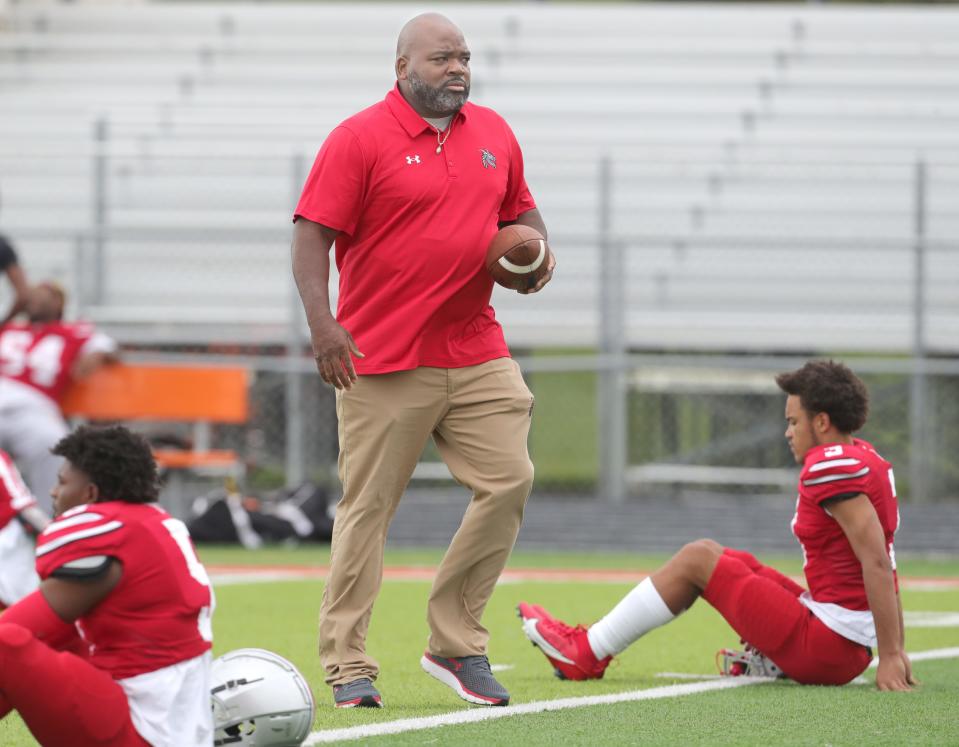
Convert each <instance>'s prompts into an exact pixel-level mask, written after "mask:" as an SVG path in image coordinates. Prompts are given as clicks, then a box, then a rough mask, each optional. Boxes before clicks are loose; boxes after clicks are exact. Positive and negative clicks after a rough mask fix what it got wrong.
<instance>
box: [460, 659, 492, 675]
mask: <svg viewBox="0 0 959 747" xmlns="http://www.w3.org/2000/svg"><path fill="white" fill-rule="evenodd" d="M467 662H469V663H470V664H472V665H474V666H477V667H479V668H480V669H481V670H483V671H484V672H485V673H486V674H488V675H491V676H492V674H493V670H492V669H490V666H489V659H488V658H487V657H485V656H465V657H463V663H464V664H466V663H467Z"/></svg>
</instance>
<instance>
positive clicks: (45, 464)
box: [0, 282, 117, 510]
mask: <svg viewBox="0 0 959 747" xmlns="http://www.w3.org/2000/svg"><path fill="white" fill-rule="evenodd" d="M65 303H66V294H65V292H64V291H63V289H62V288H61V287H60V286H59V285H57V284H56V283H52V282H44V283H38V284H37V285H34V286H32V287H31V288H30V289H29V291H28V292H27V297H26V303H25V308H24V312H25V314H26V316H27V320H26V321H24V322H19V321H18V322H10V323H9V324H4V325H2V326H0V412H2V413H3V417H2V418H0V449H6V450H7V451H8V452H10V455H11V456H12V457H13V458H14V460H15V461H16V463H17V465H18V466H19V467H20V471H21V472H22V473H23V476H24V478H25V479H26V482H27V485H28V486H29V487H30V491H31V492H32V493H33V495H34V496H35V497H36V499H37V502H38V503H39V504H40V507H41V508H43V509H44V510H49V508H50V505H49V494H50V490H51V489H52V488H53V486H54V484H55V483H56V481H57V470H58V469H59V468H60V463H61V459H60V458H59V457H57V456H55V455H53V454H51V453H50V449H51V448H52V447H53V445H54V444H55V443H56V442H57V441H59V440H60V439H61V438H63V437H64V436H65V435H66V434H67V433H68V431H69V428H68V427H67V424H66V422H65V421H64V419H63V415H62V414H61V412H60V402H61V401H62V399H63V396H64V394H65V393H66V391H67V388H68V387H69V385H70V383H71V382H72V381H74V380H77V379H81V378H83V377H84V376H87V375H88V374H90V373H92V372H93V371H94V370H96V368H97V367H99V366H101V365H103V364H104V363H106V362H109V361H111V360H113V359H115V358H116V352H117V343H116V341H114V340H113V339H111V338H110V337H108V336H107V335H105V334H103V333H102V332H98V331H97V330H96V329H95V328H94V326H93V325H92V324H89V323H87V322H65V321H63V310H64V304H65Z"/></svg>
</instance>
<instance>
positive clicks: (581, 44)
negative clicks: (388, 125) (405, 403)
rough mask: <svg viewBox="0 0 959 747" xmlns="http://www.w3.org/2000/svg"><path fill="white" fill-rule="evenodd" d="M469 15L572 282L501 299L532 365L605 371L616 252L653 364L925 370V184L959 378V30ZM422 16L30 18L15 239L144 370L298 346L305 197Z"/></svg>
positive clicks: (639, 16) (6, 220)
mask: <svg viewBox="0 0 959 747" xmlns="http://www.w3.org/2000/svg"><path fill="white" fill-rule="evenodd" d="M444 11H445V12H446V13H447V14H448V15H450V16H451V17H452V18H453V19H454V20H455V21H457V22H458V23H459V24H460V26H461V27H462V28H463V29H464V31H465V33H466V35H467V39H468V41H469V42H470V45H471V47H472V49H473V53H474V64H473V76H474V85H473V100H474V101H476V102H477V103H481V104H486V105H489V106H493V107H494V108H496V109H497V110H498V111H500V112H501V113H502V114H503V115H504V116H506V118H507V119H508V121H509V122H510V123H511V125H512V126H513V129H514V130H515V131H516V133H517V135H518V137H519V139H520V142H521V143H522V145H523V148H524V153H525V156H526V162H527V176H528V181H529V182H530V185H531V187H532V189H533V191H534V194H535V195H536V197H537V200H538V202H539V205H540V208H541V210H542V212H543V214H544V216H545V218H546V220H547V224H548V225H549V227H550V230H551V243H552V245H553V247H554V249H555V251H556V254H557V256H558V258H559V261H560V271H559V272H558V273H557V275H556V278H555V280H554V282H553V284H552V286H551V288H550V289H549V291H548V292H545V293H543V294H540V295H539V296H537V297H530V298H526V297H517V296H515V294H508V293H506V292H501V291H500V290H497V291H496V295H495V298H494V303H495V305H496V307H497V311H498V315H499V316H500V318H501V319H502V320H503V321H504V324H505V326H506V328H507V331H508V338H509V340H510V342H511V343H512V344H514V345H516V346H519V347H535V346H537V345H562V346H570V345H584V346H593V345H595V344H596V341H597V334H598V329H599V324H600V320H599V315H600V311H599V309H600V299H601V297H602V296H603V293H604V290H605V289H604V288H603V287H602V283H601V280H600V278H601V264H602V261H603V259H604V252H605V251H606V249H607V248H608V247H609V246H610V242H612V243H614V244H616V245H617V246H621V247H623V251H624V252H625V254H624V263H625V264H624V271H625V274H624V287H625V292H626V302H625V312H624V313H625V334H626V338H627V342H628V344H629V345H630V346H632V347H634V348H640V349H641V348H646V349H659V348H670V349H684V348H686V349H704V348H705V349H720V350H722V349H725V350H756V351H764V350H780V351H790V350H793V351H795V350H810V349H837V348H838V349H843V350H871V351H903V350H908V349H909V348H910V345H911V334H912V329H913V324H912V314H913V308H914V301H915V298H914V289H913V284H912V279H911V278H912V272H913V267H914V262H913V247H914V245H915V243H916V242H915V232H916V229H915V214H916V210H915V200H916V197H915V192H916V171H917V168H916V164H917V162H918V161H920V160H922V161H923V162H924V163H925V164H926V166H927V173H928V176H929V181H928V193H927V195H926V210H927V212H926V213H925V219H926V222H925V241H926V243H925V249H926V253H927V256H926V267H927V278H928V279H927V283H926V286H925V288H924V294H925V305H926V309H927V343H928V345H929V347H930V348H931V349H933V350H940V351H951V352H955V351H957V350H959V292H957V290H956V289H957V288H959V12H957V11H956V10H955V9H952V8H932V7H913V8H904V7H869V6H861V7H831V6H830V7H822V6H814V5H803V6H798V5H768V6H767V5H762V6H757V5H752V4H744V5H735V4H724V5H705V4H669V5H656V4H649V5H647V4H643V5H632V4H614V5H593V4H590V5H572V4H570V5H564V4H559V5H546V4H543V5H539V4H516V5H513V4H502V5H498V4H491V3H481V4H463V5H452V6H449V7H447V8H444ZM415 12H416V9H415V8H413V7H412V6H406V5H404V4H402V3H387V4H360V3H351V4H317V5H313V4H290V5H283V4H276V3H264V4H252V5H240V4H236V5H234V4H229V3H215V4H208V5H206V4H192V3H191V4H180V3H171V4H161V3H157V4H148V3H132V4H129V3H128V4H122V5H120V4H112V3H98V4H83V3H72V4H55V3H51V4H44V3H37V4H30V3H28V4H24V3H19V4H12V5H9V6H7V9H6V11H5V12H4V11H0V13H2V15H0V111H2V115H0V197H2V203H0V231H3V232H4V233H7V234H8V235H10V236H11V237H12V239H13V240H14V241H15V243H16V245H17V246H18V247H19V248H20V250H21V252H22V254H23V256H24V260H25V264H26V265H27V266H28V269H30V271H31V274H32V275H34V276H37V277H41V276H45V275H51V274H52V275H55V276H59V277H60V278H61V279H63V280H65V281H66V282H67V283H68V285H70V286H72V287H73V289H74V290H75V291H76V293H75V296H76V297H77V298H78V299H79V302H80V303H79V306H80V308H79V309H78V310H79V311H81V312H82V313H83V314H84V315H86V316H88V317H90V318H93V319H94V320H97V321H99V322H101V323H103V324H104V325H105V326H107V327H108V328H109V329H111V330H112V331H113V332H114V333H115V334H117V335H118V336H120V337H121V338H123V339H125V340H129V341H136V342H141V343H142V342H151V341H156V342H181V341H182V342H203V341H217V342H223V341H241V340H242V341H245V342H251V341H255V342H264V343H268V342H283V341H284V340H285V339H287V336H288V335H287V329H286V328H287V320H288V318H289V315H290V309H291V308H292V307H293V304H292V303H291V298H290V294H291V283H290V280H289V268H288V264H289V259H288V239H289V216H290V211H291V208H292V205H293V203H294V200H295V198H296V195H297V193H298V190H299V187H300V184H301V183H302V179H303V177H304V176H305V169H307V168H308V167H309V164H310V162H311V160H312V158H313V155H314V154H315V152H316V150H317V148H318V147H319V145H320V143H321V142H322V140H323V138H324V137H325V135H326V134H327V133H328V132H329V130H330V129H332V128H333V127H334V126H335V125H336V124H337V123H338V122H339V121H340V120H342V119H343V118H345V117H346V116H349V115H350V114H351V113H353V112H355V111H357V110H359V109H360V108H363V107H364V106H367V105H369V104H370V103H372V102H373V101H375V100H378V99H379V98H381V97H382V96H383V94H384V93H385V92H386V90H387V89H388V88H389V86H390V85H391V84H392V77H393V76H392V69H393V49H394V43H395V36H396V33H397V31H398V29H399V28H400V26H401V25H402V23H403V22H404V21H405V20H406V19H408V18H409V17H410V16H411V15H413V14H414V13H415ZM98 122H102V123H103V125H102V126H103V127H104V128H105V129H104V130H103V139H102V140H101V141H98V140H97V136H96V135H95V133H96V131H97V130H96V128H97V123H98ZM603 159H608V162H609V164H610V169H611V185H612V191H611V193H610V194H611V198H610V205H609V210H608V211H604V210H603V209H602V208H603V207H604V206H603V205H601V201H602V198H601V194H602V192H601V188H600V172H601V168H600V165H601V162H602V161H603ZM98 169H100V170H102V174H103V175H104V178H103V180H102V181H100V182H98V181H97V173H98V172H97V170H98ZM604 214H605V215H608V221H607V219H605V218H603V215H604Z"/></svg>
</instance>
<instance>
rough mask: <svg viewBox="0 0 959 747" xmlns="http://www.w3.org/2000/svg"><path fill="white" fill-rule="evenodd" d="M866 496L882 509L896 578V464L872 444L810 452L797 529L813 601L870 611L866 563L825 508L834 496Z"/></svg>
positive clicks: (825, 447)
mask: <svg viewBox="0 0 959 747" xmlns="http://www.w3.org/2000/svg"><path fill="white" fill-rule="evenodd" d="M860 493H865V494H866V495H867V496H868V497H869V500H870V501H871V502H872V505H873V507H874V508H875V509H876V514H877V515H878V516H879V523H880V525H881V526H882V531H883V534H884V535H885V540H886V547H887V549H888V552H889V557H890V560H891V561H892V567H893V574H894V575H895V568H896V554H895V550H894V548H893V535H894V534H895V533H896V530H897V529H898V528H899V502H898V500H897V498H896V481H895V476H894V475H893V471H892V465H891V464H889V462H887V461H886V460H885V459H883V458H882V457H881V456H879V454H878V452H877V451H876V450H875V449H874V448H873V447H872V444H870V443H868V442H867V441H863V440H862V439H859V438H857V439H854V443H853V445H847V444H828V445H822V446H816V447H814V448H812V449H810V450H809V452H808V453H807V454H806V459H805V462H804V464H803V469H802V473H801V474H800V476H799V498H798V499H797V501H796V515H795V516H794V517H793V521H792V530H793V534H795V535H796V539H798V540H799V544H800V545H801V546H802V550H803V570H804V571H805V574H806V584H807V586H808V587H809V592H810V594H811V596H812V598H813V599H814V600H815V601H817V602H829V603H832V604H837V605H839V606H841V607H845V608H846V609H849V610H868V609H869V604H868V602H867V600H866V587H865V584H864V583H863V580H862V564H861V563H860V562H859V559H858V558H857V557H856V554H855V553H854V552H853V550H852V546H851V545H850V544H849V540H848V539H847V538H846V534H845V532H843V530H842V527H840V526H839V523H838V522H837V521H836V520H835V519H834V518H833V517H832V516H830V515H829V513H828V509H826V508H824V507H823V506H822V505H821V504H822V503H823V501H826V500H828V499H830V498H836V497H840V496H854V495H858V494H860Z"/></svg>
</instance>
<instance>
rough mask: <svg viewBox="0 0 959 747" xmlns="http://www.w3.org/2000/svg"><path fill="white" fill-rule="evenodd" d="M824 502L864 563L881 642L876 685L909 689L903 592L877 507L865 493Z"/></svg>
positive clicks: (867, 587)
mask: <svg viewBox="0 0 959 747" xmlns="http://www.w3.org/2000/svg"><path fill="white" fill-rule="evenodd" d="M821 505H822V506H823V508H825V509H826V510H827V511H829V513H830V514H831V515H832V517H833V518H834V519H835V520H836V521H837V522H838V523H839V526H840V527H842V530H843V532H844V533H845V535H846V538H847V539H848V540H849V544H850V545H851V546H852V549H853V552H855V553H856V557H857V558H859V562H860V563H861V564H862V578H863V582H864V584H865V586H866V598H867V600H868V601H869V609H870V610H871V611H872V617H873V620H874V621H875V623H876V638H877V641H878V644H879V667H878V669H877V670H876V687H878V688H879V689H880V690H909V689H910V687H909V684H910V674H909V672H908V671H907V666H906V661H908V659H907V658H906V656H905V650H904V641H905V637H904V634H903V631H902V626H901V617H900V603H899V595H898V594H897V593H896V585H895V581H894V579H893V572H892V561H891V560H890V558H889V553H888V552H887V551H886V542H885V536H884V534H883V531H882V525H881V524H880V523H879V516H878V515H877V514H876V509H875V508H874V507H873V505H872V502H871V501H870V500H869V497H868V496H866V495H865V494H864V493H859V494H858V495H856V496H855V497H853V498H844V499H836V500H827V501H823V502H822V504H821Z"/></svg>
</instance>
